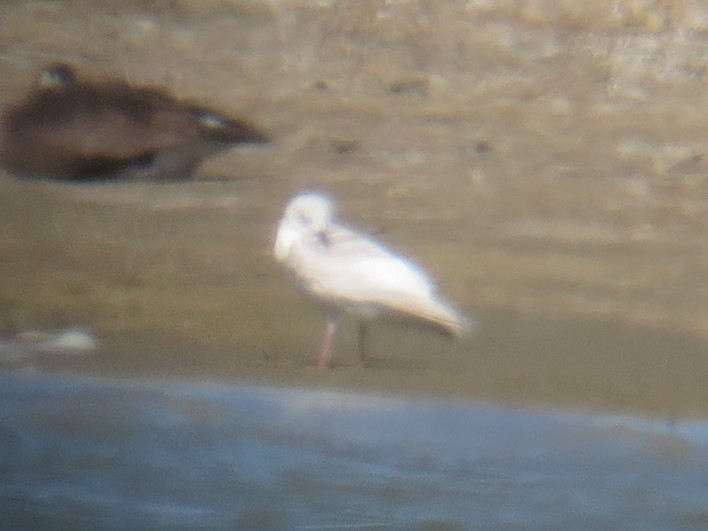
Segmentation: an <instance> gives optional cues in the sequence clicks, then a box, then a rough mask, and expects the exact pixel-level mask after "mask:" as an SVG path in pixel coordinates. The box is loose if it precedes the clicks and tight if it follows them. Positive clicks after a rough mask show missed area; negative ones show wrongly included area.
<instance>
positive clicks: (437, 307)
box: [389, 299, 475, 339]
mask: <svg viewBox="0 0 708 531" xmlns="http://www.w3.org/2000/svg"><path fill="white" fill-rule="evenodd" d="M389 309H390V310H392V311H393V318H394V319H395V314H399V315H400V314H402V315H403V316H405V317H407V318H409V319H412V320H413V321H415V322H416V323H417V324H420V325H421V326H424V327H430V328H433V329H434V330H436V331H437V332H439V333H442V334H444V335H447V336H450V337H453V338H455V339H460V338H462V337H465V336H468V335H471V334H472V332H473V331H474V329H475V320H474V319H471V318H469V317H467V316H466V315H464V314H463V313H462V312H460V311H459V310H457V309H456V308H453V307H452V306H451V305H449V304H447V303H445V302H443V301H440V300H438V299H425V300H421V299H413V300H408V301H406V302H405V304H400V305H395V306H389Z"/></svg>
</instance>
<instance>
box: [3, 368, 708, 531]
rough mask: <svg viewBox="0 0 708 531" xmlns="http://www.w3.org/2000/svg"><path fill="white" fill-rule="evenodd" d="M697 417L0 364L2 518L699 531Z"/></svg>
mask: <svg viewBox="0 0 708 531" xmlns="http://www.w3.org/2000/svg"><path fill="white" fill-rule="evenodd" d="M706 450H708V424H706V423H704V422H697V421H692V422H676V421H671V420H670V419H669V420H667V419H660V420H656V421H652V420H644V419H641V418H638V417H630V416H611V415H594V414H585V413H581V414H574V413H568V412H548V411H529V410H522V409H510V408H503V407H500V406H494V405H483V404H481V405H480V404H468V403H456V402H446V401H430V400H411V399H401V398H387V397H382V396H376V395H363V394H343V393H339V392H328V391H310V390H296V389H272V388H264V387H252V386H240V385H226V384H214V383H194V382H184V381H180V382H174V381H159V382H158V381H146V380H137V381H136V380H130V379H99V378H87V377H81V378H79V377H62V376H58V375H48V374H37V373H19V372H7V373H0V455H1V456H2V457H1V461H0V478H1V479H0V521H2V529H78V530H80V529H317V530H323V529H365V530H368V529H417V530H452V529H473V528H474V529H495V530H502V529H637V530H640V529H641V530H648V529H701V528H706V527H707V526H708V452H707V451H706Z"/></svg>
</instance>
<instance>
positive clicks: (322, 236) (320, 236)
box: [317, 230, 331, 247]
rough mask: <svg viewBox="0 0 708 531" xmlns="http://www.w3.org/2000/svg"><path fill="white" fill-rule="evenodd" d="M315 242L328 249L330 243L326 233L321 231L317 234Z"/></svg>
mask: <svg viewBox="0 0 708 531" xmlns="http://www.w3.org/2000/svg"><path fill="white" fill-rule="evenodd" d="M317 241H318V242H320V244H321V245H322V246H323V247H329V245H330V243H331V242H330V239H329V236H328V235H327V232H326V231H323V230H321V231H319V232H318V233H317Z"/></svg>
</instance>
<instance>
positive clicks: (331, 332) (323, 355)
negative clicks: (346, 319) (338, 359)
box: [317, 319, 337, 369]
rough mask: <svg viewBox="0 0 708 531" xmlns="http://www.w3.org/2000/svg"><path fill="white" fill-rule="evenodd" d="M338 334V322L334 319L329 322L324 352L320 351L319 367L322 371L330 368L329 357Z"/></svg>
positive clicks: (323, 345)
mask: <svg viewBox="0 0 708 531" xmlns="http://www.w3.org/2000/svg"><path fill="white" fill-rule="evenodd" d="M336 334H337V321H335V320H333V319H328V320H327V328H326V329H325V335H324V341H323V342H322V350H321V351H320V360H319V361H318V362H317V366H318V367H319V368H320V369H324V368H327V367H329V355H330V354H331V352H332V345H333V344H334V336H335V335H336Z"/></svg>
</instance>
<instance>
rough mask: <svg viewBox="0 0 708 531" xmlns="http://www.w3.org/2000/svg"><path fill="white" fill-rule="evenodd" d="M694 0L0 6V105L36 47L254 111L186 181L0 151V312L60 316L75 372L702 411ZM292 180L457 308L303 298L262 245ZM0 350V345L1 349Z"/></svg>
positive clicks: (37, 58)
mask: <svg viewBox="0 0 708 531" xmlns="http://www.w3.org/2000/svg"><path fill="white" fill-rule="evenodd" d="M707 47H708V7H707V6H706V5H705V4H704V3H703V2H699V1H689V0H687V1H684V2H666V1H659V0H657V1H651V0H644V1H639V0H614V1H609V0H607V1H598V2H593V3H588V2H581V1H571V0H567V1H551V0H528V1H495V2H490V1H485V0H468V1H461V0H460V1H453V0H450V1H444V2H437V1H435V2H434V1H424V0H409V1H406V0H398V1H392V0H387V1H386V0H351V1H344V0H342V1H334V0H332V1H327V0H320V1H314V0H311V1H305V0H271V1H259V2H246V1H238V0H200V1H191V0H181V1H180V0H169V1H167V0H165V1H155V2H143V1H126V2H121V3H119V4H116V3H115V2H107V1H105V2H104V1H83V0H68V1H62V2H52V1H7V2H3V3H2V6H0V104H1V105H3V106H5V105H7V104H9V103H11V102H13V101H16V100H18V99H19V98H21V97H23V96H24V95H25V94H26V93H27V91H28V90H29V87H30V86H31V83H32V80H33V78H34V76H35V73H36V71H37V69H38V68H39V67H41V66H42V65H44V64H46V63H48V62H52V61H56V60H62V61H67V62H70V63H72V64H73V65H75V66H76V68H77V69H78V71H79V74H80V75H82V76H84V77H87V78H89V79H103V78H123V79H127V80H129V81H130V82H133V83H135V84H140V85H154V86H162V87H165V88H167V89H169V90H170V91H171V92H172V93H173V94H175V95H177V96H179V97H184V98H190V99H194V100H197V101H199V102H201V103H204V104H207V105H210V106H213V107H214V108H216V109H218V110H221V111H223V112H226V113H230V114H234V115H236V116H241V117H244V118H247V119H249V120H251V121H253V122H254V123H257V124H260V125H261V126H262V127H264V128H265V129H267V130H268V131H269V132H270V133H271V135H272V136H273V139H274V141H273V143H272V144H271V145H270V146H265V147H259V148H257V149H241V148H237V149H233V150H230V151H229V152H227V153H224V154H221V155H219V156H217V157H214V158H212V159H210V160H209V161H208V163H207V164H205V165H204V166H202V168H200V170H199V171H198V172H197V175H196V176H195V179H194V180H193V181H191V182H186V183H185V182H180V183H149V182H112V183H104V184H86V185H80V184H65V183H55V182H38V181H29V180H19V179H16V178H14V177H12V176H10V175H8V174H5V173H2V174H0V257H1V259H0V331H2V332H3V333H4V335H5V336H6V337H13V336H14V335H16V334H17V333H19V332H21V331H26V330H61V329H65V328H68V327H76V326H78V327H84V328H86V329H88V330H90V331H92V333H95V335H96V337H97V338H99V340H100V345H101V348H100V349H99V351H98V352H97V353H95V354H93V355H91V356H84V357H71V358H69V357H62V356H56V357H55V356H43V357H40V358H32V364H34V366H39V367H43V368H49V369H52V370H58V371H64V372H74V373H79V374H99V375H140V376H163V377H164V376H178V377H187V378H191V377H194V378H209V379H220V380H224V379H225V380H228V381H246V382H264V383H287V384H294V385H300V384H305V385H315V386H322V387H335V388H340V389H341V388H345V389H372V390H373V389H376V390H385V391H392V392H396V393H404V394H424V395H435V396H454V397H469V398H484V399H492V400H495V401H500V402H502V403H529V404H533V403H536V404H557V405H574V406H581V407H589V408H611V409H623V410H624V409H626V410H632V411H642V412H647V413H650V414H652V415H653V414H656V415H659V416H663V415H697V414H698V415H704V414H705V413H706V411H707V408H708V386H706V385H705V377H706V375H708V356H706V340H707V338H708V332H707V330H708V297H706V295H707V294H708V287H706V283H705V278H706V276H707V275H706V273H707V269H708V260H707V259H706V258H708V244H707V242H708V240H707V239H706V238H705V233H706V226H707V224H708V194H707V193H706V192H707V191H708V190H707V188H708V183H707V181H706V170H707V169H708V161H707V160H706V149H707V144H706V141H707V140H708V121H707V120H706V116H705V112H704V109H706V101H707V99H708V97H707V96H706V91H705V83H706V67H707V66H708V54H706V50H707ZM304 189H319V190H325V191H327V192H328V193H330V194H331V195H332V196H333V197H335V198H336V200H337V202H338V204H339V205H340V207H341V216H342V218H343V220H344V221H345V222H346V223H348V224H351V225H353V226H355V227H357V228H359V229H361V230H364V231H367V232H371V233H374V234H376V235H377V237H378V238H380V239H381V240H383V241H384V242H385V243H386V244H387V245H388V246H390V247H392V248H393V249H395V250H397V251H399V252H401V253H402V254H405V255H407V256H411V257H413V258H414V259H415V260H416V261H417V262H419V263H420V264H421V265H422V266H424V267H425V268H426V269H427V270H428V271H429V272H430V273H431V275H432V276H433V277H434V278H435V279H437V280H438V282H439V288H440V291H441V292H442V294H443V295H444V296H445V297H446V298H448V299H449V300H451V301H453V302H455V303H456V304H457V305H458V306H460V307H461V308H463V309H464V310H465V311H466V312H467V313H469V314H470V315H474V316H475V317H476V318H477V319H478V321H479V327H478V330H477V333H476V335H475V336H474V337H472V338H471V339H470V340H467V341H465V342H462V343H460V344H455V343H451V342H447V341H445V340H443V339H440V338H437V337H435V336H433V337H431V336H430V335H428V334H426V333H423V332H418V331H407V330H397V329H390V328H387V327H375V328H374V330H373V337H372V345H371V349H372V353H373V360H372V363H371V366H370V367H369V368H367V369H365V370H358V369H356V368H354V367H348V364H349V365H353V364H354V362H355V360H356V353H355V342H354V339H355V338H354V334H353V332H352V331H351V330H350V331H348V332H347V333H345V334H343V335H342V337H340V338H339V339H340V340H339V343H338V344H337V347H336V351H335V356H336V357H337V358H338V360H339V362H340V363H341V364H342V365H343V367H342V368H341V369H340V370H335V371H330V372H328V373H325V374H322V373H318V372H316V371H313V370H312V369H311V367H310V366H311V364H312V363H313V361H314V358H315V356H316V352H317V349H318V348H319V341H320V334H321V333H322V327H323V319H322V316H321V315H320V314H319V313H318V312H317V311H316V310H315V309H313V308H312V307H311V306H310V305H309V304H308V303H307V302H306V301H305V300H303V299H302V298H301V297H300V295H299V294H298V293H297V292H296V291H295V290H294V289H293V287H292V286H291V285H290V283H289V282H288V280H287V278H285V275H284V274H283V272H282V271H281V270H280V269H279V268H278V267H277V266H276V264H275V263H274V260H273V258H272V256H271V247H272V239H273V232H274V228H275V224H276V223H277V220H278V219H279V217H280V215H281V213H282V209H283V207H284V205H285V203H286V202H287V200H288V199H289V197H290V196H291V195H292V194H294V193H296V192H298V191H301V190H304ZM13 363H15V362H14V361H13Z"/></svg>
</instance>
